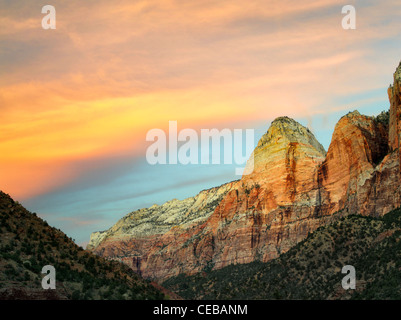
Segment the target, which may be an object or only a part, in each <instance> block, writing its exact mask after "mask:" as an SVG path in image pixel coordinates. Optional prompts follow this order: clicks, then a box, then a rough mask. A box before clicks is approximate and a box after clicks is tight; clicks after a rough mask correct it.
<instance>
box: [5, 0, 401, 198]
mask: <svg viewBox="0 0 401 320" xmlns="http://www.w3.org/2000/svg"><path fill="white" fill-rule="evenodd" d="M52 4H53V5H54V6H55V7H56V10H57V30H55V31H44V30H42V29H41V28H40V19H41V17H42V16H41V14H40V10H39V9H38V8H37V6H36V5H35V4H33V3H32V2H30V1H27V2H25V6H22V5H21V4H19V5H20V6H22V8H16V7H15V6H16V4H13V3H10V4H9V5H8V6H9V8H7V7H6V6H5V7H4V8H3V9H2V10H1V16H2V18H0V40H1V41H2V42H3V43H4V44H5V45H4V48H5V49H3V50H2V51H1V52H0V55H2V56H0V58H2V59H0V112H1V124H0V130H1V131H0V132H1V135H0V155H1V157H0V179H1V180H0V181H1V185H0V188H2V189H4V190H5V191H6V192H10V193H11V194H12V195H13V196H15V197H17V198H27V197H32V196H35V195H38V194H41V193H45V192H47V191H49V190H52V189H54V188H56V187H57V186H60V185H63V184H65V183H67V182H70V181H73V180H74V179H75V178H76V177H77V176H79V175H80V172H79V170H77V169H76V168H75V169H72V167H71V166H70V165H69V164H71V163H73V162H75V161H81V160H83V159H97V158H100V157H103V156H105V155H110V154H115V155H116V156H127V155H129V156H138V157H139V156H142V155H143V150H144V148H145V147H146V143H145V136H146V132H147V130H149V129H152V128H156V127H158V128H166V127H167V125H168V121H169V120H177V121H178V123H179V126H182V127H194V128H199V127H213V126H222V125H230V123H234V122H241V121H242V122H245V121H253V120H261V119H266V121H268V120H270V119H271V118H273V117H276V116H280V115H283V114H286V115H289V116H293V117H297V116H298V117H302V116H304V115H308V116H310V115H313V114H318V113H322V110H328V108H329V107H330V110H337V109H338V108H346V107H347V106H343V105H341V106H338V105H337V106H335V105H334V106H333V105H332V104H331V101H332V99H333V97H336V96H341V95H346V94H355V93H360V92H363V90H369V89H377V88H380V87H381V86H383V85H386V84H383V76H381V75H383V74H390V75H391V72H392V69H391V70H390V67H391V68H393V67H394V65H395V62H394V61H391V59H393V58H394V55H395V52H397V49H394V51H387V52H383V50H381V48H377V47H376V45H375V41H380V40H381V39H382V38H383V34H385V35H386V37H387V39H390V40H392V41H396V40H397V41H398V38H399V35H400V34H399V30H401V26H400V19H399V14H400V12H401V9H400V8H401V6H400V3H399V1H392V0H387V1H383V2H381V4H380V7H378V6H366V7H362V6H361V8H358V11H357V12H358V17H360V18H358V20H357V24H358V27H357V30H355V32H346V31H344V30H342V29H341V18H342V16H341V5H339V4H338V1H336V0H319V1H312V2H302V1H295V0H292V1H290V0H286V1H268V2H266V1H251V2H247V3H245V2H243V1H213V0H210V1H206V2H199V1H173V0H169V1H167V0H166V1H159V0H157V1H156V0H155V1H135V2H132V1H128V0H126V1H119V2H118V5H116V4H113V3H111V2H109V1H98V2H96V5H93V4H91V3H89V2H75V1H69V2H64V1H54V3H52ZM394 39H396V40H394ZM398 49H399V48H398ZM398 51H399V50H398ZM383 55H384V57H385V58H383V59H382V60H380V59H378V58H377V57H378V56H383ZM397 59H399V57H397ZM2 60H3V61H6V63H1V61H2ZM372 61H373V62H374V63H372Z"/></svg>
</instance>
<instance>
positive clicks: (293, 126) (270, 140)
mask: <svg viewBox="0 0 401 320" xmlns="http://www.w3.org/2000/svg"><path fill="white" fill-rule="evenodd" d="M277 143H280V144H281V143H284V144H289V143H301V144H303V145H309V146H311V147H313V148H314V149H316V150H317V151H318V152H319V153H321V154H322V155H325V154H326V151H325V150H324V148H323V146H322V145H321V144H320V143H319V142H318V141H317V139H316V138H315V136H314V135H313V133H312V132H311V131H310V130H309V129H308V128H306V127H304V126H303V125H302V124H300V123H299V122H297V121H295V120H294V119H292V118H289V117H287V116H283V117H278V118H276V119H274V120H273V121H272V123H271V125H270V128H269V130H267V132H266V133H265V134H264V135H263V136H262V138H261V139H260V140H259V143H258V146H257V147H256V149H255V151H257V150H258V149H262V148H265V147H266V146H268V145H270V144H277Z"/></svg>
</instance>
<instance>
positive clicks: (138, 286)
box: [0, 191, 165, 299]
mask: <svg viewBox="0 0 401 320" xmlns="http://www.w3.org/2000/svg"><path fill="white" fill-rule="evenodd" d="M0 249H1V250H0V299H162V298H165V295H164V294H163V293H162V292H161V289H160V288H159V289H156V288H155V287H154V286H153V285H152V284H151V283H149V282H148V281H146V280H144V279H142V278H141V277H140V276H138V275H137V274H136V273H134V272H133V271H132V270H131V269H130V268H129V267H128V266H126V265H124V264H122V263H120V262H117V261H108V260H105V259H103V258H101V257H98V256H96V255H94V254H92V253H90V252H88V251H85V250H83V249H82V248H81V247H79V246H77V245H76V244H75V243H74V242H73V241H72V240H71V239H70V238H68V237H67V236H66V235H65V234H64V233H63V232H61V231H60V230H58V229H55V228H52V227H50V226H49V225H48V224H47V223H46V222H45V221H43V220H42V219H40V218H39V217H37V216H36V214H33V213H30V212H29V211H27V210H26V209H25V208H24V207H23V206H21V205H20V204H19V203H18V202H15V201H14V200H13V199H11V198H10V197H9V196H8V195H7V194H5V193H3V192H1V191H0ZM45 265H51V266H54V267H55V270H56V289H55V290H52V289H48V290H44V289H43V288H42V285H41V282H42V278H43V276H44V274H42V273H41V271H42V268H43V266H45Z"/></svg>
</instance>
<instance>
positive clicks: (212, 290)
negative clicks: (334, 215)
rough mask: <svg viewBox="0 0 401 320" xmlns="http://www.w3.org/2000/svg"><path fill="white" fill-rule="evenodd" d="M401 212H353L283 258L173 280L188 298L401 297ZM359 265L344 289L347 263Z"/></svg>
mask: <svg viewBox="0 0 401 320" xmlns="http://www.w3.org/2000/svg"><path fill="white" fill-rule="evenodd" d="M400 239H401V210H400V209H397V210H394V211H392V212H390V213H388V214H387V215H385V216H384V217H381V218H372V217H366V216H359V215H350V216H346V217H344V218H341V219H340V220H338V221H337V222H335V223H333V224H330V225H326V226H324V227H320V228H319V229H318V230H317V231H315V232H314V233H312V234H310V235H309V236H308V237H307V238H306V239H305V240H304V241H302V242H300V243H298V244H297V245H296V246H295V247H293V248H292V249H291V250H289V251H288V252H286V253H285V254H283V255H281V256H280V257H279V258H277V259H275V260H272V261H269V262H267V263H262V262H253V263H250V264H243V265H231V266H228V267H226V268H223V269H220V270H216V271H211V272H207V273H199V274H196V275H193V276H185V275H179V276H178V277H175V278H170V279H168V280H167V281H165V282H164V283H163V286H165V287H167V288H169V289H170V290H172V291H174V292H176V293H177V294H179V295H180V296H182V297H184V298H188V299H401V241H400ZM345 265H352V266H354V267H355V269H356V290H344V289H343V288H342V286H341V281H342V279H343V277H345V274H342V273H341V270H342V267H343V266H345Z"/></svg>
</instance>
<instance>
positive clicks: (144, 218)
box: [87, 181, 238, 277]
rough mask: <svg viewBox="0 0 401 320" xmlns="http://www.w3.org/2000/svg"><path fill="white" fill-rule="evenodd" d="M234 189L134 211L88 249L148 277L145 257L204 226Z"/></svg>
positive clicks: (227, 186) (217, 189)
mask: <svg viewBox="0 0 401 320" xmlns="http://www.w3.org/2000/svg"><path fill="white" fill-rule="evenodd" d="M237 186H238V181H234V182H230V183H227V184H224V185H222V186H220V187H215V188H211V189H208V190H203V191H201V192H200V193H199V194H198V195H196V196H195V197H191V198H187V199H184V200H177V199H174V200H171V201H168V202H166V203H164V204H163V205H161V206H158V205H153V206H152V207H150V208H145V209H140V210H137V211H134V212H132V213H130V214H128V215H126V216H125V217H123V218H122V219H120V220H119V221H118V222H117V223H116V224H115V225H114V226H112V227H111V228H110V229H109V230H107V231H102V232H94V233H92V235H91V239H90V242H89V244H88V246H87V249H88V250H93V251H95V252H96V253H97V254H99V255H101V256H104V257H109V258H113V259H117V260H120V261H123V262H125V263H126V264H128V265H129V266H130V267H131V268H133V269H134V270H135V271H137V272H138V273H144V274H146V275H147V276H149V277H151V274H150V273H149V266H148V264H147V261H148V257H149V256H150V255H152V253H159V254H161V252H162V251H163V249H164V248H165V247H167V246H168V245H170V244H171V242H172V241H173V242H174V238H176V237H178V236H180V235H182V234H185V233H186V232H187V231H188V230H191V229H193V228H195V227H196V226H198V225H201V224H202V223H204V222H205V221H206V220H207V219H208V217H209V216H210V215H211V214H212V213H213V211H214V209H215V208H216V206H217V205H218V203H219V202H220V201H221V200H222V199H223V197H224V196H225V195H226V194H227V192H229V191H230V190H233V189H235V188H237Z"/></svg>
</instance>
